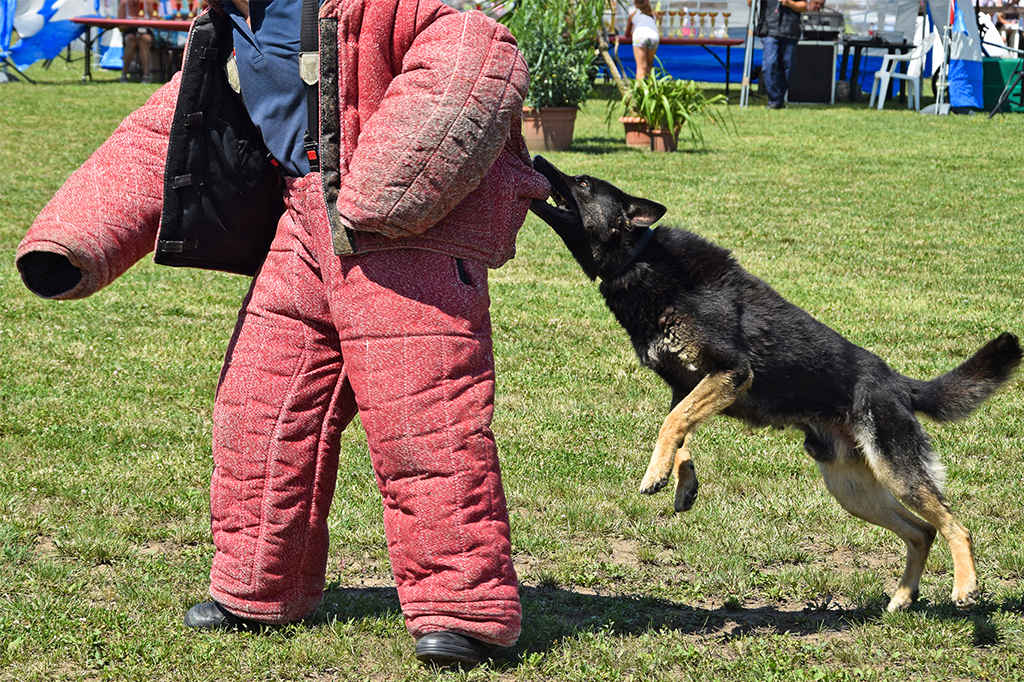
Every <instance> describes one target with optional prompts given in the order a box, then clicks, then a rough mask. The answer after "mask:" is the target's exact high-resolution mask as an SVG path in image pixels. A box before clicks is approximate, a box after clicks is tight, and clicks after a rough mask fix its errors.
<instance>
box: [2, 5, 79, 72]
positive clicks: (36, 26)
mask: <svg viewBox="0 0 1024 682" xmlns="http://www.w3.org/2000/svg"><path fill="white" fill-rule="evenodd" d="M0 8H2V12H0V16H4V17H8V18H9V19H10V21H8V20H7V19H4V20H3V24H0V30H6V36H5V35H4V34H2V33H0V41H4V40H6V41H7V42H8V43H9V42H10V39H11V28H13V29H14V30H16V31H17V32H18V38H19V40H18V42H16V43H15V44H14V45H11V46H10V47H9V48H4V49H5V50H6V51H5V54H4V58H5V59H8V60H10V62H11V63H13V64H14V65H15V67H17V68H18V69H25V68H28V67H29V66H31V65H32V64H35V63H36V62H37V61H40V60H44V59H53V58H54V57H56V56H57V55H58V54H60V52H61V50H63V49H64V48H65V47H67V45H68V43H70V42H71V41H73V40H74V39H75V38H78V37H79V36H80V35H82V33H84V32H85V27H84V26H81V25H79V24H75V23H72V22H71V18H72V17H84V16H98V15H97V12H96V9H97V8H96V0H31V1H30V2H22V3H21V7H20V11H18V10H19V7H18V3H17V0H0Z"/></svg>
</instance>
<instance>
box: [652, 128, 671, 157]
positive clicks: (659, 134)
mask: <svg viewBox="0 0 1024 682" xmlns="http://www.w3.org/2000/svg"><path fill="white" fill-rule="evenodd" d="M650 136H651V151H652V152H674V151H675V150H676V140H675V139H674V138H673V137H672V131H671V130H652V131H650Z"/></svg>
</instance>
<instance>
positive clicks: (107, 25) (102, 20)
mask: <svg viewBox="0 0 1024 682" xmlns="http://www.w3.org/2000/svg"><path fill="white" fill-rule="evenodd" d="M71 21H72V22H73V23H76V24H82V25H83V26H85V37H84V38H83V39H82V40H84V41H85V73H84V74H82V80H86V79H88V80H92V41H93V40H94V38H93V37H92V29H93V27H94V26H95V27H96V28H98V29H100V32H99V33H97V34H96V38H99V37H100V35H101V34H102V33H103V31H105V30H107V29H111V28H118V27H120V26H134V27H136V28H151V29H153V30H157V31H179V32H182V33H187V32H188V30H189V28H191V27H192V22H191V20H186V19H118V18H116V17H72V18H71Z"/></svg>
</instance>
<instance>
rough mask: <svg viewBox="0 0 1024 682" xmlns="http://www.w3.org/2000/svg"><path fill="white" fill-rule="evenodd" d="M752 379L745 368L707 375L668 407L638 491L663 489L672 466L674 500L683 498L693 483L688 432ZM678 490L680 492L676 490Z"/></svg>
mask: <svg viewBox="0 0 1024 682" xmlns="http://www.w3.org/2000/svg"><path fill="white" fill-rule="evenodd" d="M752 378H753V375H752V374H751V372H750V370H749V369H746V368H745V369H743V370H733V371H730V372H716V373H714V374H708V375H707V376H705V377H704V378H703V379H701V381H700V383H699V384H697V386H696V388H694V389H693V391H691V392H690V394H689V395H688V396H686V397H685V398H683V399H682V400H681V401H680V402H679V404H677V405H676V406H675V407H674V408H672V411H671V412H669V414H668V417H666V418H665V421H664V423H663V424H662V425H661V431H660V432H659V433H658V442H657V443H656V444H655V446H654V454H652V455H651V461H650V462H649V463H648V465H647V472H646V473H645V474H644V479H643V481H642V482H641V483H640V492H641V493H643V494H645V495H651V494H653V493H656V492H658V491H659V490H661V489H662V488H664V487H665V486H666V485H667V484H668V480H669V475H670V474H672V473H673V469H674V470H675V473H676V476H677V479H676V491H677V495H676V500H677V502H678V501H679V499H680V496H681V497H682V498H683V499H685V498H686V496H687V493H688V492H689V490H687V489H686V486H691V485H693V484H694V483H696V475H695V474H694V472H693V463H692V460H691V457H690V449H689V439H690V435H691V434H692V433H693V431H694V429H696V428H697V426H698V425H699V424H700V423H701V422H703V421H704V420H706V419H708V418H709V417H712V416H714V415H715V414H718V413H719V412H721V411H722V410H724V409H725V408H726V407H728V406H729V405H731V404H732V403H733V401H734V400H736V397H737V396H738V395H739V394H740V392H741V391H744V390H746V389H747V387H749V386H750V382H751V380H752ZM681 489H683V492H682V493H680V492H679V491H680V490H681ZM691 503H692V500H691ZM680 511H681V510H680Z"/></svg>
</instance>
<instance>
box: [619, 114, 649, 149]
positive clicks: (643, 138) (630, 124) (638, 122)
mask: <svg viewBox="0 0 1024 682" xmlns="http://www.w3.org/2000/svg"><path fill="white" fill-rule="evenodd" d="M619 122H620V123H622V125H623V127H624V128H625V129H626V145H627V146H629V147H638V148H643V149H650V148H651V136H650V134H649V133H648V132H647V124H646V123H644V120H643V119H642V118H637V117H636V116H622V117H620V118H619Z"/></svg>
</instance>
